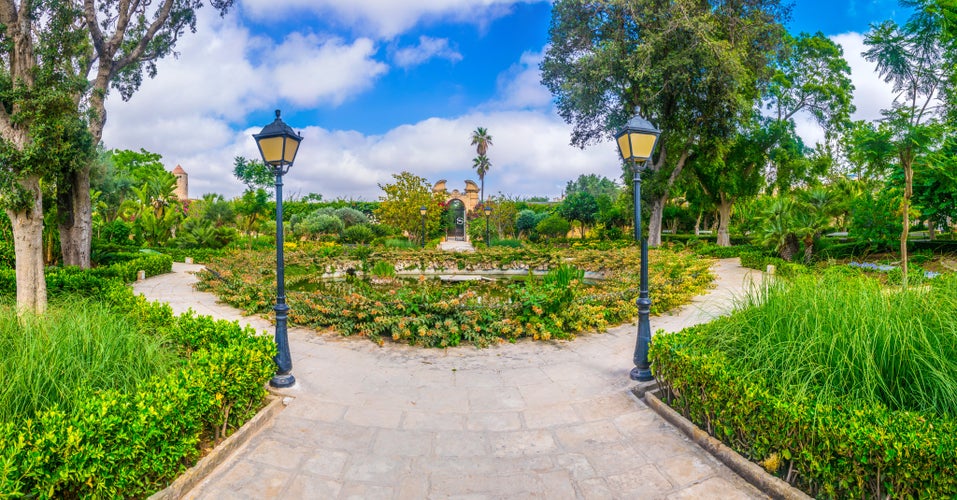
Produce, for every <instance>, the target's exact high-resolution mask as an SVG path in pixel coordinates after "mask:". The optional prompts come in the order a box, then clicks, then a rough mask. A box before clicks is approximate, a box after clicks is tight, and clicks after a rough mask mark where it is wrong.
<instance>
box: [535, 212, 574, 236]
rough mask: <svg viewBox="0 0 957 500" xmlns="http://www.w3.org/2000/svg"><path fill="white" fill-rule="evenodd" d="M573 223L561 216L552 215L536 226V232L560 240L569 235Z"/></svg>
mask: <svg viewBox="0 0 957 500" xmlns="http://www.w3.org/2000/svg"><path fill="white" fill-rule="evenodd" d="M569 229H571V223H570V222H568V221H567V220H565V219H564V218H562V216H561V215H558V214H552V215H549V216H548V217H545V218H544V219H542V220H541V221H540V222H539V223H538V224H536V225H535V231H536V232H538V233H539V234H541V235H544V236H546V237H549V238H560V237H563V236H565V235H566V234H568V231H569Z"/></svg>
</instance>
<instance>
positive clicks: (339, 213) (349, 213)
mask: <svg viewBox="0 0 957 500" xmlns="http://www.w3.org/2000/svg"><path fill="white" fill-rule="evenodd" d="M335 216H336V217H338V218H339V220H341V221H342V223H343V224H344V225H345V227H346V229H348V228H350V227H352V226H355V225H358V224H368V223H369V217H368V216H366V214H364V213H362V212H360V211H358V210H356V209H354V208H349V207H342V208H340V209H338V210H336V211H335Z"/></svg>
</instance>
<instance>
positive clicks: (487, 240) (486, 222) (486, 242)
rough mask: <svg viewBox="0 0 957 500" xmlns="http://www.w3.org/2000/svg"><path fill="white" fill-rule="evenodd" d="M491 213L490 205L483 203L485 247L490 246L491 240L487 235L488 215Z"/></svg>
mask: <svg viewBox="0 0 957 500" xmlns="http://www.w3.org/2000/svg"><path fill="white" fill-rule="evenodd" d="M489 215H492V207H490V206H488V205H485V247H486V248H490V247H491V246H492V240H491V238H490V237H489V232H488V216H489Z"/></svg>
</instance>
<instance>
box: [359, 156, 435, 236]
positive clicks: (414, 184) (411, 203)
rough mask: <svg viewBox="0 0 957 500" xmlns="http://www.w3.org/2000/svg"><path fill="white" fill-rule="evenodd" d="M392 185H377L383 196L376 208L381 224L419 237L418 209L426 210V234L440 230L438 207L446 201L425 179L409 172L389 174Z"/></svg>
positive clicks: (419, 221)
mask: <svg viewBox="0 0 957 500" xmlns="http://www.w3.org/2000/svg"><path fill="white" fill-rule="evenodd" d="M392 178H393V179H394V182H392V183H389V184H379V188H381V189H382V191H384V192H385V195H383V196H381V197H380V198H379V199H380V200H382V202H381V203H379V208H378V209H376V216H378V218H379V220H380V221H381V222H383V223H384V224H388V225H390V226H394V227H396V228H398V229H401V230H402V231H404V232H405V233H406V234H407V235H409V237H410V238H419V237H421V236H422V215H421V214H420V213H419V209H420V208H421V207H425V208H426V213H425V222H426V234H428V233H431V232H433V231H435V230H436V229H438V228H439V226H441V224H442V211H441V210H440V207H441V204H442V203H443V202H444V201H445V200H444V199H443V198H442V195H441V194H439V193H436V192H433V191H432V187H431V185H430V184H429V183H428V181H426V180H425V178H424V177H419V176H417V175H415V174H412V173H410V172H401V173H398V174H392Z"/></svg>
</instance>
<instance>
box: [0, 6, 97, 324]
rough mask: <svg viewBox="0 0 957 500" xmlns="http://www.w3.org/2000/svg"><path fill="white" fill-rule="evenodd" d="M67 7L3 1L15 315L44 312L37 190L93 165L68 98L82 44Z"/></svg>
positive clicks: (1, 48) (0, 186) (5, 152)
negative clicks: (15, 290)
mask: <svg viewBox="0 0 957 500" xmlns="http://www.w3.org/2000/svg"><path fill="white" fill-rule="evenodd" d="M76 14H77V11H76V10H75V9H74V6H73V5H72V4H70V3H68V2H42V3H41V2H30V1H21V2H19V3H18V2H15V1H13V0H2V1H0V41H2V43H0V206H2V208H3V209H4V210H5V212H6V214H7V216H8V217H9V219H10V222H11V224H12V229H13V240H14V253H15V255H16V282H17V308H18V310H20V311H28V310H29V311H35V312H43V311H44V310H45V309H46V282H45V279H44V275H43V264H44V260H43V194H42V191H41V186H42V184H45V183H56V182H59V181H61V180H62V178H63V177H64V176H66V175H69V173H70V172H73V171H75V170H77V169H79V168H82V166H84V165H86V164H87V163H88V162H90V161H91V158H92V157H93V153H94V150H93V142H92V141H91V139H90V137H89V134H88V132H87V131H86V128H85V126H84V124H83V122H82V120H81V116H80V115H79V112H78V110H77V107H76V105H75V102H74V100H73V96H74V95H76V93H78V92H80V91H81V90H82V88H83V85H84V82H83V81H82V80H78V79H77V78H75V77H74V75H75V73H74V71H75V69H76V68H75V66H74V64H75V61H76V60H77V58H81V57H82V55H83V54H84V53H85V48H86V43H85V38H84V36H83V32H82V30H80V29H79V27H78V25H77V23H76Z"/></svg>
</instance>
